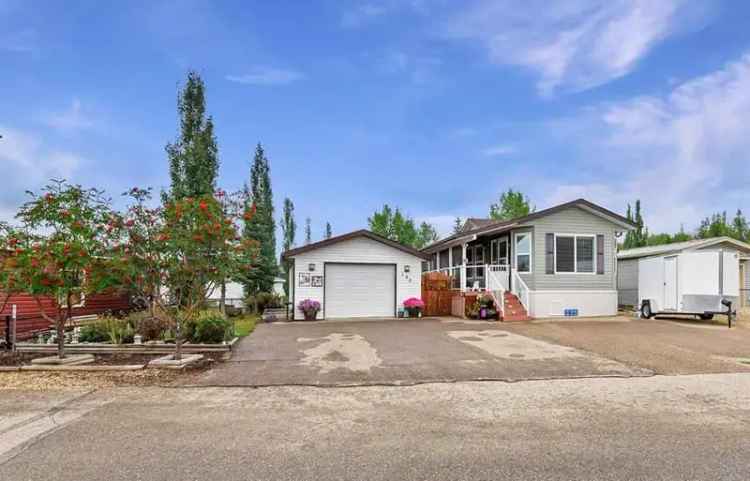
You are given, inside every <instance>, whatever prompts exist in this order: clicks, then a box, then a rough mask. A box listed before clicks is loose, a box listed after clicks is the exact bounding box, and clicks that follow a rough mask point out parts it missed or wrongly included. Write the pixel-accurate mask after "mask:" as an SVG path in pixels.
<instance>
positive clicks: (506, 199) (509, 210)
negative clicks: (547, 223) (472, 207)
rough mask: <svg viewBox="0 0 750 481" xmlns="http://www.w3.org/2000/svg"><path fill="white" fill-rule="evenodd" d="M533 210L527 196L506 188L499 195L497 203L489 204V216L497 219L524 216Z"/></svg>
mask: <svg viewBox="0 0 750 481" xmlns="http://www.w3.org/2000/svg"><path fill="white" fill-rule="evenodd" d="M533 211H534V208H533V207H532V206H531V204H530V201H529V198H528V197H526V196H524V195H523V193H521V192H520V191H514V190H513V189H508V190H507V192H503V193H502V194H501V195H500V201H499V202H498V203H497V204H492V205H490V218H492V219H497V220H511V219H516V218H518V217H524V216H527V215H529V214H530V213H531V212H533Z"/></svg>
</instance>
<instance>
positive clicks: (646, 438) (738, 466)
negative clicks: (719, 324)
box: [0, 374, 750, 481]
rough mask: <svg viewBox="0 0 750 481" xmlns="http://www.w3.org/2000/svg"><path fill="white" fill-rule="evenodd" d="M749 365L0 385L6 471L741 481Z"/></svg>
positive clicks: (746, 474)
mask: <svg viewBox="0 0 750 481" xmlns="http://www.w3.org/2000/svg"><path fill="white" fill-rule="evenodd" d="M749 433H750V375H748V374H710V375H695V376H655V377H648V378H638V377H634V378H628V379H617V378H606V379H572V380H551V381H528V382H518V383H506V382H466V383H436V384H423V385H418V386H407V387H404V386H401V387H398V386H370V387H351V388H320V387H300V386H297V387H266V388H171V389H163V388H141V389H114V390H102V391H95V392H83V391H76V392H54V391H53V392H50V393H46V394H33V393H24V392H20V391H3V392H0V479H2V480H3V481H17V480H35V481H36V480H40V481H42V480H55V481H65V480H71V481H73V480H75V481H81V480H107V481H115V480H127V481H132V480H181V481H182V480H185V481H187V480H204V479H205V480H209V479H210V480H230V481H231V480H313V479H321V480H323V479H325V480H332V479H336V480H363V479H368V480H388V481H397V480H427V479H429V480H451V481H456V480H472V481H477V480H498V479H513V480H522V479H532V480H572V479H576V480H597V481H601V480H649V481H653V480H704V479H721V480H747V479H750V459H749V458H748V452H749V450H750V436H748V434H749Z"/></svg>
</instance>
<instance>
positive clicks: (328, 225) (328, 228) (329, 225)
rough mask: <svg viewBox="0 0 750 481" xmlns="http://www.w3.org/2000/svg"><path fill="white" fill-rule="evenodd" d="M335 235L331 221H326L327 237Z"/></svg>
mask: <svg viewBox="0 0 750 481" xmlns="http://www.w3.org/2000/svg"><path fill="white" fill-rule="evenodd" d="M331 237H333V229H331V223H330V222H326V239H330V238H331Z"/></svg>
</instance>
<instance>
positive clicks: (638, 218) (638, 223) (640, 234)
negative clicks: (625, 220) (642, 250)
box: [633, 199, 648, 247]
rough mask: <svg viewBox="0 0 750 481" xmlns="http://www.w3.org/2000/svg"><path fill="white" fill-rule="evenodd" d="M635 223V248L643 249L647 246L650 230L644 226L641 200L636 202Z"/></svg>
mask: <svg viewBox="0 0 750 481" xmlns="http://www.w3.org/2000/svg"><path fill="white" fill-rule="evenodd" d="M633 221H634V222H635V231H634V232H633V234H634V236H633V237H634V245H633V247H643V246H645V245H646V239H648V229H646V228H645V226H644V224H643V216H642V215H641V199H637V200H636V201H635V214H634V216H633Z"/></svg>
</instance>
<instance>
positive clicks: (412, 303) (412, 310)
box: [404, 297, 424, 317]
mask: <svg viewBox="0 0 750 481" xmlns="http://www.w3.org/2000/svg"><path fill="white" fill-rule="evenodd" d="M404 308H405V309H406V312H408V313H409V317H422V309H424V301H422V299H420V298H418V297H410V298H408V299H407V300H405V301H404Z"/></svg>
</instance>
